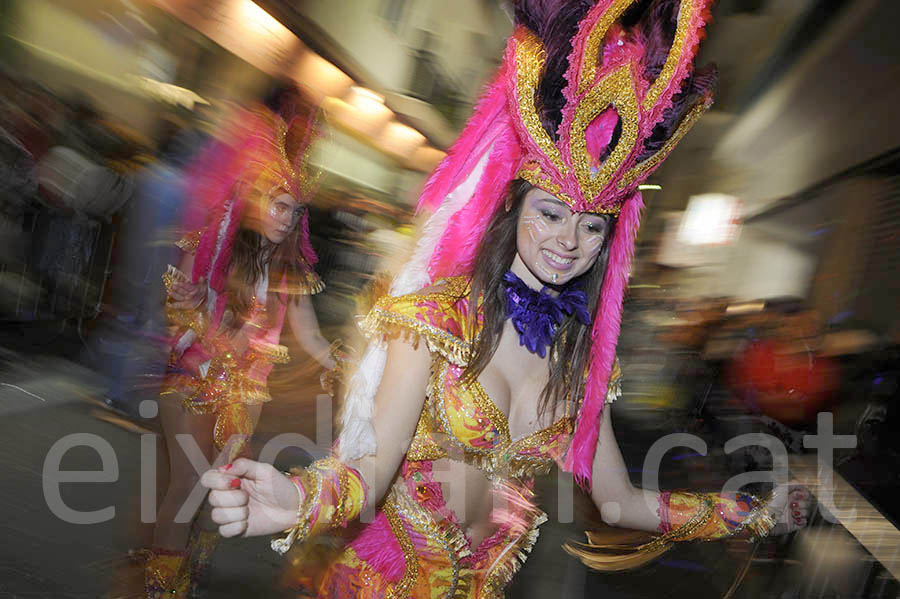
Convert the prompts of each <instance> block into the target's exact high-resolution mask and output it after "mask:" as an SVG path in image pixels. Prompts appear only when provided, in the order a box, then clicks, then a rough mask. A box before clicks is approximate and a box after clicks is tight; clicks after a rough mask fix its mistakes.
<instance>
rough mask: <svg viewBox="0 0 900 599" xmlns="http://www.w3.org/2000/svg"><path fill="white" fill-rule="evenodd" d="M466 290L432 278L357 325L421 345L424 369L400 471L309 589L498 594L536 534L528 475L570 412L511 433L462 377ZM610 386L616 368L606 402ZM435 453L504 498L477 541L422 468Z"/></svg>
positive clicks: (556, 441)
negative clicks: (421, 398) (419, 408)
mask: <svg viewBox="0 0 900 599" xmlns="http://www.w3.org/2000/svg"><path fill="white" fill-rule="evenodd" d="M469 291H470V285H469V281H468V280H467V279H465V278H462V277H457V278H449V279H444V280H441V281H439V282H438V283H436V285H435V287H434V289H433V290H432V291H430V292H427V293H419V294H411V295H406V296H402V297H385V298H382V299H381V300H379V301H378V302H377V303H376V304H375V306H374V307H373V308H372V310H371V311H370V312H369V314H368V315H367V317H366V318H365V319H364V321H363V323H362V326H363V329H364V330H365V331H366V332H367V333H368V334H369V335H373V336H375V335H382V336H385V337H387V338H404V339H409V340H413V341H416V342H424V343H426V344H427V346H428V348H429V349H430V351H431V354H432V376H431V380H430V383H429V386H428V389H427V391H426V395H427V399H426V407H425V409H424V410H423V412H422V415H421V417H420V420H419V422H418V425H417V427H416V433H415V436H414V439H413V441H412V444H411V446H410V448H409V451H408V453H407V457H406V460H405V461H404V462H403V465H402V466H401V469H400V476H399V477H398V480H397V481H396V482H395V483H394V486H393V487H392V489H391V491H390V493H389V495H388V497H387V499H386V500H385V501H384V503H383V505H382V507H381V508H380V510H379V512H378V514H377V516H376V518H375V520H374V522H372V523H371V524H369V525H367V526H366V527H365V528H363V529H362V532H360V533H358V534H356V535H355V536H354V537H353V539H352V541H350V543H349V545H348V547H347V548H346V549H345V550H344V551H343V552H341V553H340V555H339V556H338V557H337V558H336V559H335V560H334V561H333V562H332V563H331V564H330V565H329V566H328V567H327V568H326V569H325V573H324V576H319V577H318V578H316V580H315V582H310V581H307V584H308V585H309V586H313V587H315V591H314V592H315V593H317V595H318V596H319V597H361V598H364V599H367V598H372V599H374V598H375V597H458V598H461V597H471V598H475V597H478V598H487V597H502V596H503V592H504V589H505V587H506V585H507V584H508V583H509V581H510V579H511V578H512V576H513V574H514V573H515V572H516V571H517V570H518V568H519V567H520V566H521V564H522V563H523V562H524V561H525V559H526V557H527V554H528V552H529V551H530V549H531V547H532V545H533V544H534V542H535V541H536V540H537V535H538V527H539V526H540V524H541V523H543V522H544V521H545V520H546V516H545V514H544V513H543V512H542V511H541V510H539V509H538V508H537V507H536V506H535V505H534V503H535V502H534V493H533V491H532V486H533V477H534V476H535V475H538V474H541V473H546V472H547V471H548V470H549V469H550V468H551V466H552V465H553V463H554V460H556V459H558V458H560V457H561V456H562V455H563V454H564V452H565V450H566V448H567V446H568V441H569V438H570V435H571V433H572V430H573V427H574V416H571V415H567V416H563V417H562V418H560V419H559V420H558V421H556V422H555V423H553V424H552V425H550V426H548V427H547V428H545V429H542V430H540V431H538V432H535V433H533V434H530V435H526V436H523V437H519V438H515V439H514V438H511V436H510V433H509V424H508V422H507V417H506V415H505V414H504V413H503V412H502V411H501V410H500V408H498V407H497V405H496V404H495V403H494V401H493V400H492V399H491V398H490V397H489V396H488V395H487V393H486V392H485V390H484V388H483V387H482V386H481V385H480V384H479V383H478V382H477V380H475V381H465V380H463V378H462V374H463V370H464V368H465V365H466V364H467V361H468V359H469V357H470V353H471V351H472V347H473V345H474V343H475V341H476V340H477V337H478V334H479V331H480V328H481V326H482V319H481V314H475V315H474V318H469V302H468V298H469ZM617 372H618V370H617ZM617 388H618V376H617V377H616V379H615V381H614V384H611V385H610V390H611V394H610V399H612V398H614V397H615V390H616V389H617ZM442 458H446V459H450V460H462V461H464V462H466V463H468V464H471V465H473V466H475V467H476V468H478V469H480V470H481V471H482V472H484V474H485V476H486V477H488V478H489V479H491V480H492V485H493V491H492V492H493V493H494V494H495V497H496V496H503V497H506V498H507V499H508V502H507V504H506V505H507V507H506V508H505V510H506V511H504V512H503V514H502V516H501V515H500V514H499V513H495V514H493V515H492V521H495V522H498V524H497V528H496V530H495V531H494V533H493V534H491V535H490V536H488V537H487V538H485V539H484V540H482V541H481V542H480V543H478V544H477V545H475V544H473V543H472V542H471V541H470V539H469V538H468V536H467V535H466V533H465V531H464V530H463V527H462V526H461V524H460V523H459V522H458V520H457V518H456V515H455V513H454V512H453V511H452V510H451V509H450V508H449V507H448V506H447V504H446V502H445V498H444V497H443V491H442V488H441V485H440V483H439V482H438V481H437V480H436V479H435V477H434V475H433V471H432V466H433V462H434V461H435V460H438V459H442ZM509 498H512V499H511V500H509ZM495 516H496V519H495Z"/></svg>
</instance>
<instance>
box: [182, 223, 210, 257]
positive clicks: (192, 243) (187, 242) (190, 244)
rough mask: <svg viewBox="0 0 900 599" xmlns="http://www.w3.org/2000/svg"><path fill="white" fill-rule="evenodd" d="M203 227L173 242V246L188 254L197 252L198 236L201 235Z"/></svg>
mask: <svg viewBox="0 0 900 599" xmlns="http://www.w3.org/2000/svg"><path fill="white" fill-rule="evenodd" d="M204 231H206V229H205V228H203V229H198V230H196V231H191V232H190V233H188V234H187V235H185V236H184V237H182V238H181V239H179V240H178V241H176V242H175V247H177V248H178V249H180V250H181V251H183V252H185V253H188V254H195V253H197V247H198V246H199V245H200V238H201V237H202V236H203V232H204Z"/></svg>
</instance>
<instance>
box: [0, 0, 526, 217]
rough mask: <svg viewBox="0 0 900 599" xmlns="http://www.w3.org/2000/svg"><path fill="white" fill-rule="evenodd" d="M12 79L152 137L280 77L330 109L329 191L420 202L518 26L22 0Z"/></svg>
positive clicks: (11, 51)
mask: <svg viewBox="0 0 900 599" xmlns="http://www.w3.org/2000/svg"><path fill="white" fill-rule="evenodd" d="M4 27H5V33H6V36H5V39H4V42H5V43H4V46H3V48H2V50H3V51H4V54H5V56H4V57H3V62H4V64H5V65H6V67H7V69H9V70H10V71H11V72H14V73H20V74H23V75H26V76H28V77H30V78H33V79H35V80H37V81H38V82H40V83H41V84H43V85H46V86H48V87H49V88H51V89H52V90H53V91H55V92H58V93H60V94H62V95H73V94H77V95H80V96H83V97H85V98H88V99H90V101H91V103H92V104H94V105H95V106H96V107H97V109H98V111H100V112H101V113H103V114H107V115H109V116H110V117H111V118H113V119H116V120H118V121H121V122H123V123H127V125H128V126H129V127H131V128H133V129H134V130H135V132H136V133H139V134H141V135H143V136H145V137H146V138H148V139H152V138H153V137H154V135H155V134H156V127H157V124H158V120H159V118H160V115H161V114H163V113H165V112H167V111H173V110H175V111H182V112H184V111H188V112H190V111H192V110H194V109H195V107H197V106H204V105H207V104H209V105H211V106H212V110H211V111H209V112H210V113H212V114H217V113H221V112H222V111H223V110H224V111H227V109H228V107H230V106H232V105H234V104H242V103H246V102H247V101H248V100H250V99H253V98H255V97H259V95H260V94H261V93H262V92H263V91H264V90H265V89H266V87H267V86H268V85H269V84H270V82H271V80H272V79H273V78H278V77H280V78H289V79H293V80H295V81H296V82H297V83H298V84H300V85H301V86H304V87H306V88H307V89H308V90H309V91H310V92H311V93H312V94H313V95H314V96H316V97H317V98H318V99H319V100H320V101H322V102H323V106H324V107H325V109H326V111H327V112H328V115H329V117H330V121H331V124H333V125H334V134H333V135H332V136H331V137H330V138H329V140H328V141H327V142H326V143H323V144H321V149H320V152H319V155H318V156H317V158H315V159H314V160H316V161H318V162H319V163H320V164H321V165H322V166H323V167H324V168H325V169H326V171H327V172H328V173H329V174H330V175H331V176H332V178H331V179H330V180H329V185H330V186H335V187H348V188H350V189H357V190H361V191H363V192H365V193H370V194H372V195H375V196H380V197H381V198H383V199H384V200H385V201H389V202H390V201H398V202H400V203H401V204H402V203H407V204H408V203H410V202H412V201H414V198H415V195H416V192H417V191H418V188H419V187H420V186H421V182H422V180H423V177H424V174H425V173H426V172H427V171H429V170H430V169H431V168H433V166H434V165H435V164H436V163H437V161H439V160H440V158H441V157H442V156H443V152H442V150H443V149H444V148H445V147H446V146H447V145H448V144H449V143H450V142H451V141H452V140H453V137H454V135H455V132H456V131H457V129H458V127H459V126H460V125H461V123H462V121H463V120H464V118H465V116H466V115H467V113H468V111H469V107H470V106H471V103H472V102H473V100H474V98H475V97H476V95H477V93H478V90H479V89H480V87H481V85H482V84H483V82H484V81H485V79H486V78H487V77H488V76H489V74H490V73H491V72H492V70H493V68H494V65H495V61H496V60H497V58H498V56H499V54H500V52H499V50H500V48H501V47H502V43H503V39H504V37H505V36H506V34H507V33H508V31H509V29H510V28H511V23H510V21H509V19H508V18H507V17H506V15H505V14H504V13H503V11H502V10H501V9H500V8H499V5H497V4H495V3H491V2H483V1H481V0H465V1H464V2H461V3H453V4H448V3H445V2H438V1H427V2H408V1H403V0H366V1H361V2H353V3H348V2H324V1H323V2H317V1H311V2H302V3H294V2H281V1H269V2H263V1H261V2H259V3H254V2H252V1H250V0H204V1H203V2H191V1H187V0H136V1H134V2H121V1H119V0H86V1H84V2H77V3H73V2H67V1H65V0H27V1H25V0H12V1H11V2H10V3H9V4H8V6H7V7H6V9H5V13H4Z"/></svg>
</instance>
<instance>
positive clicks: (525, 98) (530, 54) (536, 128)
mask: <svg viewBox="0 0 900 599" xmlns="http://www.w3.org/2000/svg"><path fill="white" fill-rule="evenodd" d="M544 59H545V53H544V48H543V46H542V45H541V42H540V40H539V39H538V38H537V37H536V36H535V35H534V34H532V33H529V32H524V33H523V34H521V35H520V36H519V38H518V40H517V44H516V102H517V104H518V106H519V115H520V116H521V118H522V124H523V125H524V126H525V129H526V131H528V135H529V136H530V137H531V139H532V140H533V141H534V143H536V144H537V145H538V147H539V148H540V149H541V152H543V154H544V155H545V156H546V157H547V158H548V159H549V160H550V161H551V162H552V163H553V165H554V166H555V167H556V168H557V169H558V170H559V171H560V173H561V174H562V173H564V172H565V171H566V170H567V169H566V167H565V165H564V164H563V161H562V156H561V155H560V153H559V148H557V147H556V145H554V143H553V140H552V139H550V135H549V134H548V133H547V131H546V130H545V129H544V126H543V124H541V118H540V117H539V116H538V113H537V107H536V106H535V103H534V92H535V90H536V89H537V88H538V84H539V83H540V80H541V74H542V71H543V68H544Z"/></svg>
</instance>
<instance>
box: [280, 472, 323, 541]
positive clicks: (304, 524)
mask: <svg viewBox="0 0 900 599" xmlns="http://www.w3.org/2000/svg"><path fill="white" fill-rule="evenodd" d="M305 474H306V475H307V476H309V477H311V478H312V479H313V483H314V487H313V493H312V494H311V495H307V494H306V488H305V487H303V498H302V499H301V501H300V504H299V505H298V506H297V523H296V524H295V525H294V526H291V527H290V528H287V529H285V530H284V533H283V534H285V535H286V536H284V537H282V538H280V539H272V542H271V543H270V547H272V551H274V552H275V553H278V554H279V555H284V554H285V553H287V552H288V550H289V549H290V548H291V546H292V545H293V544H294V542H295V541H297V540H302V539H304V538H306V537H307V536H308V535H309V519H310V515H311V512H312V508H313V504H314V500H315V498H318V497H319V495H321V493H322V477H321V475H319V474H318V473H317V472H316V471H315V470H314V469H313V470H312V471H310V470H306V472H305ZM293 478H294V477H291V479H292V481H293ZM297 478H300V477H297ZM294 484H295V485H297V483H294ZM300 487H301V485H297V493H298V495H299V494H300Z"/></svg>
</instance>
